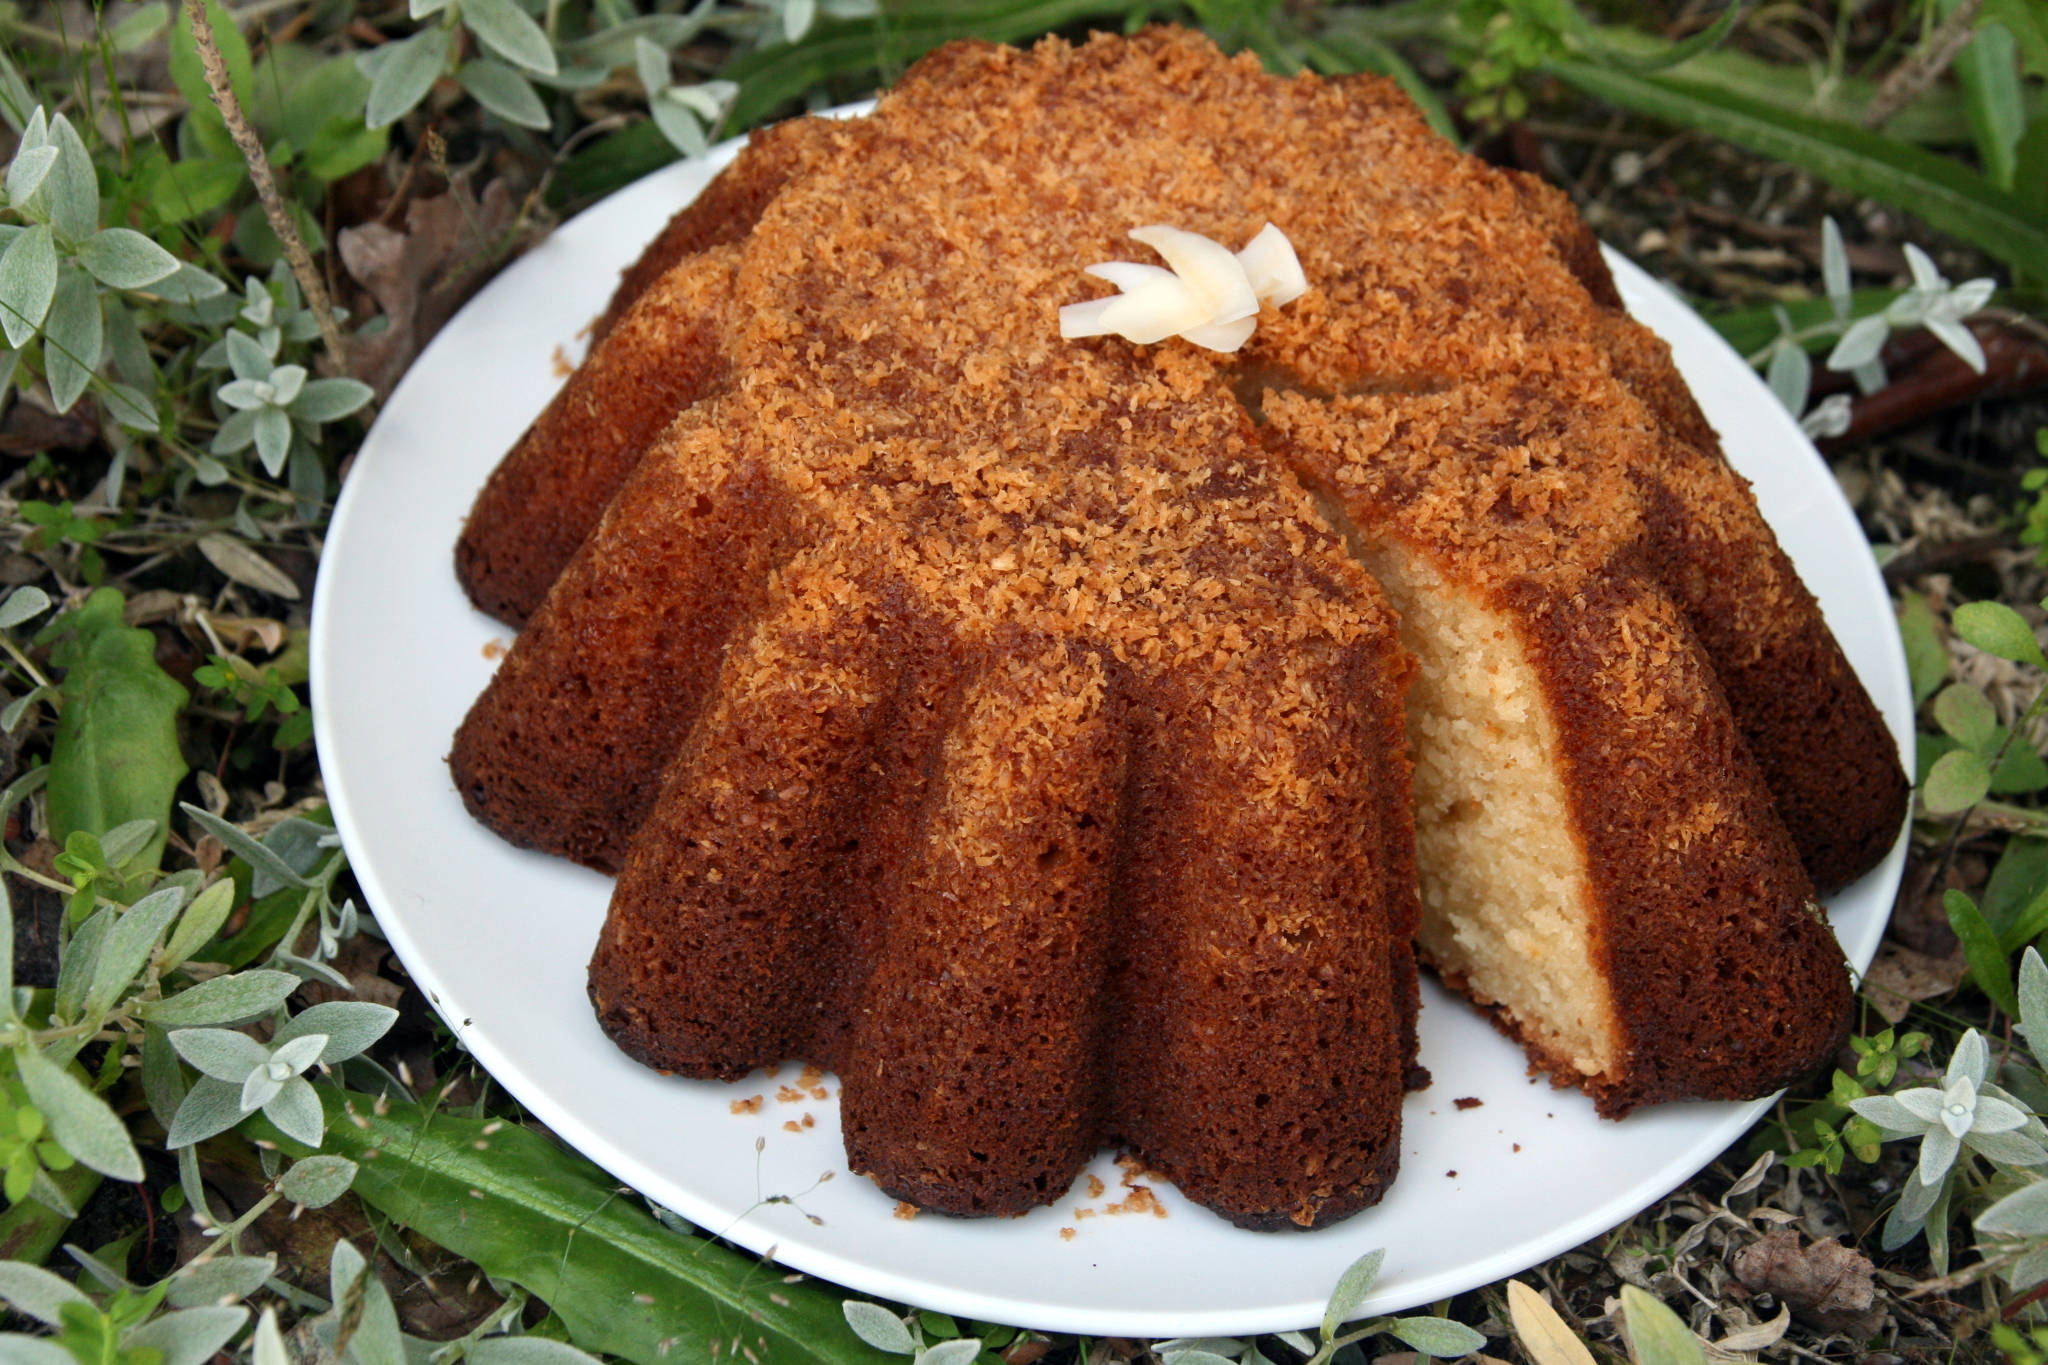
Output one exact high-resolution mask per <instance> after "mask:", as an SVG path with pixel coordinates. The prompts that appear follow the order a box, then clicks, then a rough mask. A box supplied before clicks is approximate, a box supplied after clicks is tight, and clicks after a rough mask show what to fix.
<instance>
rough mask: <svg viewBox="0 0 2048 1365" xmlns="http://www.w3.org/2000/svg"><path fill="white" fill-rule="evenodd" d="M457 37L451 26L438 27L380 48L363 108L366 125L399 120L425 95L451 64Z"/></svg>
mask: <svg viewBox="0 0 2048 1365" xmlns="http://www.w3.org/2000/svg"><path fill="white" fill-rule="evenodd" d="M454 40H455V34H454V33H453V31H452V30H449V29H445V28H440V27H435V28H430V29H427V30H425V31H424V32H421V33H415V34H414V35H413V36H412V37H410V38H406V39H404V40H402V41H400V42H396V43H387V44H385V45H384V46H383V47H381V48H379V49H378V50H377V53H376V54H375V55H376V56H377V58H378V60H377V61H376V63H375V70H374V74H372V75H371V76H370V98H369V103H368V106H367V107H366V108H365V109H364V111H363V123H364V125H365V126H367V127H370V128H382V127H385V126H387V125H389V124H392V123H396V122H397V121H398V120H399V119H401V118H403V117H404V116H405V115H406V114H407V113H409V112H410V111H411V110H412V107H413V106H414V105H416V104H418V103H419V102H420V101H421V100H423V99H425V98H426V97H427V92H428V91H429V90H431V89H433V88H434V81H435V80H436V79H437V78H438V77H439V76H440V74H441V71H442V69H443V68H444V67H446V66H447V65H448V49H449V47H450V45H451V44H453V42H454ZM361 60H362V59H360V58H359V59H358V61H359V62H360V61H361Z"/></svg>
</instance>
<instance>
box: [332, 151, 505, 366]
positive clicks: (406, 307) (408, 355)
mask: <svg viewBox="0 0 2048 1365" xmlns="http://www.w3.org/2000/svg"><path fill="white" fill-rule="evenodd" d="M515 216H516V215H515V209H514V204H513V199H512V192H511V189H510V188H509V187H508V186H507V185H506V183H505V182H504V181H502V180H494V181H492V182H491V183H490V184H489V185H486V186H485V187H484V192H483V196H482V198H481V199H479V198H478V197H477V196H476V195H475V194H473V193H472V192H471V191H470V188H469V181H468V178H467V177H466V176H460V175H458V176H457V177H455V179H454V180H453V181H452V182H450V184H449V186H448V191H447V193H445V194H439V195H436V196H434V197H433V198H431V199H416V200H414V201H413V202H412V203H411V204H409V205H407V206H406V210H405V230H404V231H403V232H400V231H398V230H397V229H395V228H391V227H387V226H385V225H384V224H383V223H364V224H362V225H361V226H358V227H352V228H345V229H343V230H342V232H341V233H340V234H338V236H337V238H336V246H337V247H338V248H339V250H340V252H341V263H342V264H343V265H344V266H346V267H347V268H348V273H349V274H350V275H351V276H353V277H354V278H355V280H356V282H357V283H359V284H361V285H362V286H363V287H364V288H365V289H367V290H369V291H370V295H371V297H373V298H375V299H376V300H377V307H378V308H379V309H380V310H382V312H383V314H384V316H385V318H387V319H388V320H389V325H388V326H387V327H385V328H384V329H382V330H381V331H374V332H371V333H369V334H367V335H366V334H364V333H362V332H358V333H356V334H355V335H354V336H352V337H350V338H349V358H348V361H349V373H350V374H351V375H353V376H355V377H356V378H357V379H360V380H362V381H363V382H364V383H366V384H368V385H370V387H372V388H374V389H375V390H376V391H377V398H378V400H379V401H380V402H381V401H382V400H383V399H385V398H387V397H389V396H390V394H391V390H392V388H393V386H395V385H396V384H397V383H398V380H399V378H400V376H402V375H403V374H404V373H405V371H406V368H407V367H408V366H410V365H411V364H412V362H413V358H414V357H416V356H417V355H419V353H420V350H421V349H422V348H423V347H424V346H425V345H426V344H427V342H429V341H430V340H432V339H433V336H434V333H436V332H438V331H440V330H441V326H442V324H443V323H445V322H447V321H448V319H449V318H451V317H453V316H454V315H455V310H456V309H457V308H460V307H461V306H462V304H463V303H464V302H465V301H466V300H467V299H468V298H469V296H470V294H472V293H473V292H475V290H476V289H477V287H478V286H479V285H481V284H482V283H483V282H484V281H485V280H486V279H488V278H489V277H490V275H491V272H492V271H493V270H495V269H496V268H497V267H498V266H499V265H500V264H501V263H502V262H503V261H504V260H506V259H507V258H508V257H509V256H510V255H511V254H512V246H513V244H512V243H511V242H510V241H509V240H508V239H507V234H508V232H509V231H510V229H511V228H512V226H513V219H514V217H515Z"/></svg>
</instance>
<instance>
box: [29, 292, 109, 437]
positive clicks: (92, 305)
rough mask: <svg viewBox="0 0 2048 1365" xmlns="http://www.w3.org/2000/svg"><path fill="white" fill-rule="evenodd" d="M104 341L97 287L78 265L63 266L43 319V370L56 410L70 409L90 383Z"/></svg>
mask: <svg viewBox="0 0 2048 1365" xmlns="http://www.w3.org/2000/svg"><path fill="white" fill-rule="evenodd" d="M105 340H106V332H105V327H104V323H103V321H102V319H101V317H100V290H99V286H98V285H96V284H94V283H93V282H92V277H91V276H90V275H88V274H86V273H85V272H84V271H83V270H80V269H79V268H78V267H77V266H69V265H68V266H65V267H64V269H63V270H62V271H61V272H60V273H59V274H58V277H57V293H56V296H55V298H53V299H52V300H51V302H50V315H49V317H48V318H46V319H44V321H43V373H44V376H45V377H46V378H48V379H49V381H50V398H51V399H52V401H54V402H55V403H56V405H57V411H59V412H69V411H71V405H72V404H73V403H76V402H77V401H78V399H79V396H80V395H82V394H83V393H84V392H85V390H86V386H87V385H88V384H90V383H91V382H92V376H93V371H95V370H97V369H98V368H99V364H100V351H101V349H102V347H103V345H104V343H105Z"/></svg>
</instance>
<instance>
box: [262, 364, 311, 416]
mask: <svg viewBox="0 0 2048 1365" xmlns="http://www.w3.org/2000/svg"><path fill="white" fill-rule="evenodd" d="M269 384H270V391H271V399H270V401H271V402H273V403H275V404H277V405H278V406H279V407H281V408H288V407H290V406H291V405H292V400H293V399H294V398H297V397H298V396H299V390H300V389H303V388H304V387H306V367H305V366H304V365H280V366H278V367H277V368H276V369H274V370H272V371H271V372H270V379H269Z"/></svg>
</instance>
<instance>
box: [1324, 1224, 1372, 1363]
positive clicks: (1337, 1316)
mask: <svg viewBox="0 0 2048 1365" xmlns="http://www.w3.org/2000/svg"><path fill="white" fill-rule="evenodd" d="M1386 1259H1387V1252H1386V1248H1385V1247H1381V1248H1379V1249H1378V1250H1375V1251H1368V1252H1366V1253H1365V1255H1363V1256H1361V1257H1359V1258H1358V1259H1357V1260H1355V1261H1353V1262H1352V1263H1351V1265H1350V1267H1349V1268H1348V1269H1346V1270H1345V1272H1344V1273H1343V1274H1342V1275H1340V1276H1338V1277H1337V1287H1336V1288H1335V1289H1333V1290H1331V1291H1330V1304H1329V1307H1328V1308H1326V1309H1324V1310H1323V1340H1325V1341H1328V1340H1329V1339H1330V1338H1332V1337H1334V1336H1336V1335H1337V1328H1338V1327H1340V1326H1342V1325H1343V1324H1344V1323H1347V1322H1349V1321H1351V1319H1353V1318H1355V1317H1357V1316H1358V1311H1359V1308H1360V1307H1361V1306H1362V1305H1363V1304H1364V1303H1365V1298H1366V1295H1368V1294H1370V1293H1372V1286H1373V1282H1374V1281H1375V1280H1377V1279H1379V1277H1380V1266H1381V1265H1383V1264H1384V1263H1385V1262H1386Z"/></svg>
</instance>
